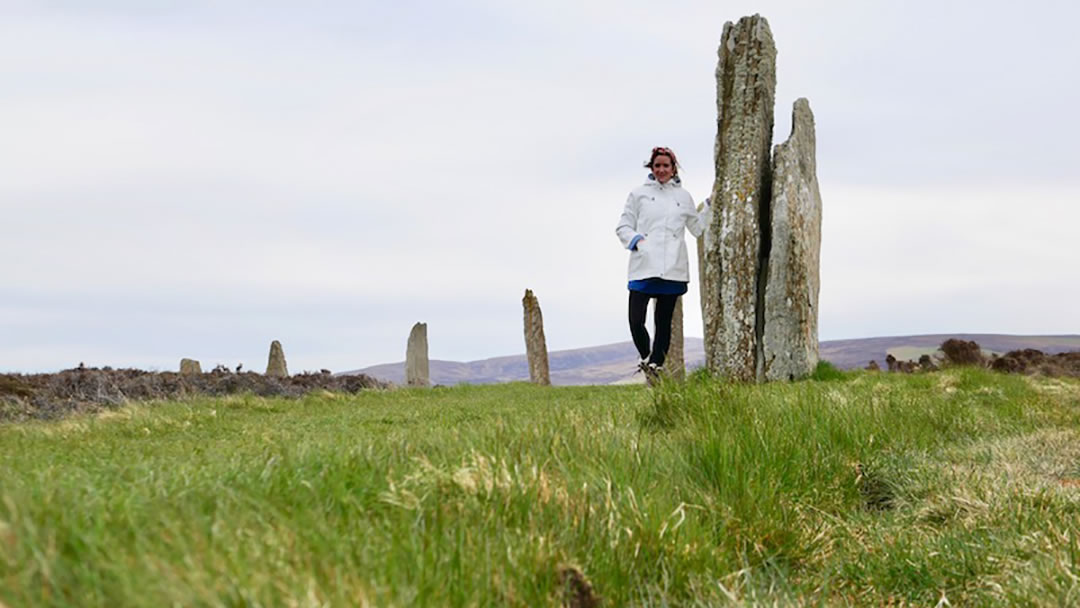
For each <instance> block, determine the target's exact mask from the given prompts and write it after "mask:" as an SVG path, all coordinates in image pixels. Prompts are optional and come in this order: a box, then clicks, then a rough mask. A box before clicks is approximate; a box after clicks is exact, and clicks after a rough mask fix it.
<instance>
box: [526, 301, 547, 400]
mask: <svg viewBox="0 0 1080 608" xmlns="http://www.w3.org/2000/svg"><path fill="white" fill-rule="evenodd" d="M521 306H522V307H523V308H524V309H525V358H526V359H528V361H529V381H530V382H532V383H534V384H540V385H543V386H548V385H550V384H551V371H550V369H549V367H548V352H547V340H546V339H545V338H544V316H543V315H542V314H541V313H540V301H539V300H537V299H536V296H535V295H533V292H532V290H531V289H526V290H525V297H524V298H522V299H521Z"/></svg>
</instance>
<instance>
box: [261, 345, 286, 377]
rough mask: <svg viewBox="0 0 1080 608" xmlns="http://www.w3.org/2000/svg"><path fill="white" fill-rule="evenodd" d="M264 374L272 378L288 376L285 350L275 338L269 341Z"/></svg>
mask: <svg viewBox="0 0 1080 608" xmlns="http://www.w3.org/2000/svg"><path fill="white" fill-rule="evenodd" d="M266 375H267V376H272V377H274V378H288V377H289V368H288V367H287V366H286V365H285V351H284V350H282V348H281V342H278V341H277V340H274V341H273V342H271V343H270V358H269V360H268V361H267V362H266Z"/></svg>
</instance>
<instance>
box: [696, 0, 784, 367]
mask: <svg viewBox="0 0 1080 608" xmlns="http://www.w3.org/2000/svg"><path fill="white" fill-rule="evenodd" d="M718 55H719V62H718V63H717V67H716V108H717V123H716V127H717V129H716V146H715V148H714V156H715V162H716V181H715V182H714V184H713V190H712V197H711V198H712V205H713V207H714V209H713V215H712V220H711V222H710V226H709V228H710V230H711V231H712V234H713V237H712V238H713V239H714V242H713V244H712V247H710V248H709V249H708V250H707V252H706V256H705V277H704V278H703V280H702V285H703V286H709V287H710V288H711V291H710V292H708V293H706V292H703V293H702V294H701V299H702V306H703V308H704V310H705V313H704V321H705V343H706V345H707V346H706V351H707V352H708V353H709V358H708V360H707V361H706V364H707V365H708V367H709V369H710V370H712V371H713V372H715V373H719V374H722V375H724V376H727V377H730V378H732V379H736V380H743V381H752V380H755V379H756V372H757V370H756V365H755V360H756V355H757V350H758V343H759V340H760V331H761V330H760V328H761V326H762V324H763V323H762V319H760V318H759V312H761V313H763V312H764V311H763V310H761V307H759V306H758V305H757V303H758V301H759V299H760V298H761V295H763V291H764V284H763V274H764V267H765V265H764V264H763V263H762V262H761V260H762V259H763V258H764V257H765V256H766V255H767V248H768V241H767V235H766V238H765V239H763V238H761V235H762V230H761V225H762V221H763V220H765V221H766V225H767V219H768V218H767V217H763V216H764V215H767V213H768V207H767V206H766V204H767V202H768V201H769V198H770V189H771V187H772V175H771V170H770V169H771V167H770V162H769V153H770V151H771V150H770V148H771V146H772V128H773V103H774V98H775V95H776V46H775V45H774V44H773V38H772V32H771V31H770V30H769V24H768V22H767V21H766V20H765V18H764V17H761V16H760V15H754V16H753V17H743V18H742V19H740V20H739V22H738V23H737V24H735V25H732V24H731V23H730V22H728V23H726V24H724V32H723V35H722V36H721V39H720V48H719V50H718ZM759 275H761V276H759ZM759 284H760V285H759Z"/></svg>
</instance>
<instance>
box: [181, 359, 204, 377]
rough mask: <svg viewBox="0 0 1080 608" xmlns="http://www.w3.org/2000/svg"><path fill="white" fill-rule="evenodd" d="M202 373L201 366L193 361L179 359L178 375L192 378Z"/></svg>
mask: <svg viewBox="0 0 1080 608" xmlns="http://www.w3.org/2000/svg"><path fill="white" fill-rule="evenodd" d="M201 373H202V366H201V365H199V362H198V361H196V360H195V359H180V375H181V376H194V375H198V374H201Z"/></svg>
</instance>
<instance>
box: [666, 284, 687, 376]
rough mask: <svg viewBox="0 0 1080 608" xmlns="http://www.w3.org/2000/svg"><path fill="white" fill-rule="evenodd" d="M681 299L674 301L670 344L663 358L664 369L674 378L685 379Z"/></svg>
mask: <svg viewBox="0 0 1080 608" xmlns="http://www.w3.org/2000/svg"><path fill="white" fill-rule="evenodd" d="M682 302H683V299H682V298H679V299H678V300H676V301H675V313H674V314H672V315H671V345H670V346H669V347H668V352H667V357H666V358H665V359H664V371H665V372H667V374H668V375H669V376H671V377H672V378H674V379H676V380H685V379H686V357H685V355H684V354H683V353H684V341H685V339H684V337H683V304H682Z"/></svg>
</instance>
